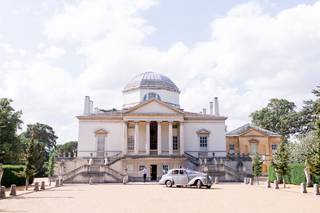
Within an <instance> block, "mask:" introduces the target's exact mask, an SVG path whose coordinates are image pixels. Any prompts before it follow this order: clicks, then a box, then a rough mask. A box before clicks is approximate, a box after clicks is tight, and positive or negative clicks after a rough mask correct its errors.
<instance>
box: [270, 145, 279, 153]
mask: <svg viewBox="0 0 320 213" xmlns="http://www.w3.org/2000/svg"><path fill="white" fill-rule="evenodd" d="M271 149H272V154H274V153H276V151H277V149H278V146H277V144H272V145H271Z"/></svg>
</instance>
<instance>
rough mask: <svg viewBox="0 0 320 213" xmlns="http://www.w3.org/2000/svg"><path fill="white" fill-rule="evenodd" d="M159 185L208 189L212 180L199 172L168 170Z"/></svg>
mask: <svg viewBox="0 0 320 213" xmlns="http://www.w3.org/2000/svg"><path fill="white" fill-rule="evenodd" d="M159 184H162V185H166V186H167V187H172V186H173V185H175V186H196V187H197V188H201V187H202V186H205V187H207V188H210V187H211V185H212V178H211V177H210V176H209V175H207V174H205V173H201V172H197V171H193V170H188V169H170V170H169V171H168V173H167V174H165V175H163V176H162V177H161V179H160V181H159Z"/></svg>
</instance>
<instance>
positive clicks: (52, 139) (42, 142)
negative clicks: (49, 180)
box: [20, 123, 58, 176]
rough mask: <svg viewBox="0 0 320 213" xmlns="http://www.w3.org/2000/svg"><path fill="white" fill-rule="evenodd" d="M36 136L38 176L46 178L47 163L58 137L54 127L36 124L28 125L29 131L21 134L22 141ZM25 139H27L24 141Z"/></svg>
mask: <svg viewBox="0 0 320 213" xmlns="http://www.w3.org/2000/svg"><path fill="white" fill-rule="evenodd" d="M32 134H34V139H35V140H36V142H35V147H34V149H35V150H36V152H35V158H36V159H37V161H36V164H35V167H36V170H37V174H36V175H37V176H44V175H45V174H46V173H47V168H46V166H47V163H48V160H49V154H50V152H51V151H52V150H53V149H54V148H55V147H56V143H57V142H56V140H57V139H58V137H57V136H56V135H55V132H54V130H53V128H52V127H50V126H49V125H47V124H42V123H36V124H28V125H27V130H26V131H25V132H24V133H22V134H21V136H20V138H21V140H22V141H25V139H30V138H31V137H32ZM24 138H25V139H24Z"/></svg>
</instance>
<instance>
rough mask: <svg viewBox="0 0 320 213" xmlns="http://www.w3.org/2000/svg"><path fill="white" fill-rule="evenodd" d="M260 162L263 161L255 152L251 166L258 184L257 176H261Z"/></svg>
mask: <svg viewBox="0 0 320 213" xmlns="http://www.w3.org/2000/svg"><path fill="white" fill-rule="evenodd" d="M262 164H263V161H262V160H261V157H260V155H259V154H258V153H256V154H255V156H254V158H253V162H252V167H253V175H254V176H255V177H256V179H257V182H258V184H259V176H261V174H262Z"/></svg>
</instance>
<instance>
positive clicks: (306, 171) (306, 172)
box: [304, 167, 312, 187]
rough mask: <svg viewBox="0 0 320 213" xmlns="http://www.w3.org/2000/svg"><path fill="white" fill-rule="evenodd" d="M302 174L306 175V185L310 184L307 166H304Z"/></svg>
mask: <svg viewBox="0 0 320 213" xmlns="http://www.w3.org/2000/svg"><path fill="white" fill-rule="evenodd" d="M304 175H305V176H306V181H307V186H308V187H310V186H312V181H311V175H310V171H309V169H308V168H307V167H305V168H304Z"/></svg>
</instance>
